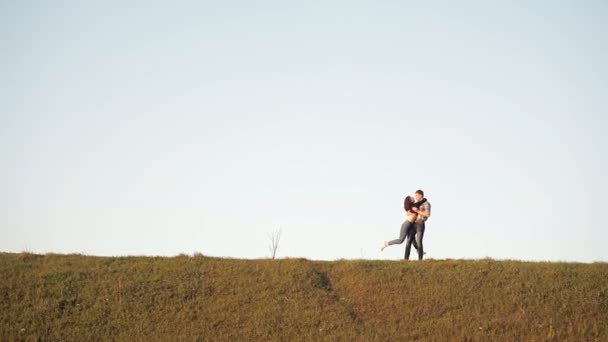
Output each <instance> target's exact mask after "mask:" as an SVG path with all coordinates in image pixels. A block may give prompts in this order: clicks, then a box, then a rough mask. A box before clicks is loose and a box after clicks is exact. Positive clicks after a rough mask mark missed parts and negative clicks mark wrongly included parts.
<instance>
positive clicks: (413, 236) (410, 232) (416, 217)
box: [380, 190, 431, 260]
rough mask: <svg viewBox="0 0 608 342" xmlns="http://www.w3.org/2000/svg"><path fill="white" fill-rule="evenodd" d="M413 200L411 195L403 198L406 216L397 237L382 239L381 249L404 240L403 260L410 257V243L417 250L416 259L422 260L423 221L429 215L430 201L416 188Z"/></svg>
mask: <svg viewBox="0 0 608 342" xmlns="http://www.w3.org/2000/svg"><path fill="white" fill-rule="evenodd" d="M414 197H415V201H414V199H412V197H411V196H407V197H406V198H405V202H404V204H403V206H404V208H405V212H406V218H405V221H404V222H403V224H402V225H401V231H400V233H399V238H398V239H395V240H391V241H384V244H383V245H382V248H381V249H380V250H381V251H382V250H384V249H385V248H386V247H388V246H390V245H396V244H401V243H403V241H404V240H405V241H406V242H405V260H409V258H410V250H411V248H412V245H414V248H415V249H416V250H417V251H418V260H422V257H423V255H424V248H423V247H422V238H423V237H424V229H425V222H426V220H427V219H428V218H429V217H430V216H431V203H429V201H427V199H426V198H425V197H424V192H423V191H422V190H416V193H415V194H414Z"/></svg>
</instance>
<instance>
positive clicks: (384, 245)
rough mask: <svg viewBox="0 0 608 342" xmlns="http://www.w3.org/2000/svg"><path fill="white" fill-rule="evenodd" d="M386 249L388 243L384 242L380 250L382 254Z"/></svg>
mask: <svg viewBox="0 0 608 342" xmlns="http://www.w3.org/2000/svg"><path fill="white" fill-rule="evenodd" d="M386 247H388V242H387V241H384V243H383V244H382V247H381V248H380V252H382V251H383V250H384V249H385V248H386Z"/></svg>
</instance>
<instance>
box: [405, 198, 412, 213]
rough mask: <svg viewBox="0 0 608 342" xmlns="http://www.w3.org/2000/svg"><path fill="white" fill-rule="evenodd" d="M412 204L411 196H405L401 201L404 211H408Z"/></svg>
mask: <svg viewBox="0 0 608 342" xmlns="http://www.w3.org/2000/svg"><path fill="white" fill-rule="evenodd" d="M413 204H414V200H413V199H412V197H410V196H407V197H406V198H405V201H403V208H404V209H405V211H410V210H411V209H412V206H413Z"/></svg>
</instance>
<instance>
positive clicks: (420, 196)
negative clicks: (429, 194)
mask: <svg viewBox="0 0 608 342" xmlns="http://www.w3.org/2000/svg"><path fill="white" fill-rule="evenodd" d="M414 196H415V197H416V202H418V201H422V199H423V198H424V191H422V190H416V193H415V194H414Z"/></svg>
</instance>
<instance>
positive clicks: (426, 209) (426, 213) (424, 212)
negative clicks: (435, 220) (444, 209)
mask: <svg viewBox="0 0 608 342" xmlns="http://www.w3.org/2000/svg"><path fill="white" fill-rule="evenodd" d="M412 210H413V211H414V212H416V213H417V214H418V215H421V216H424V217H431V206H430V205H429V206H428V207H427V206H423V208H422V210H420V209H418V208H412Z"/></svg>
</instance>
